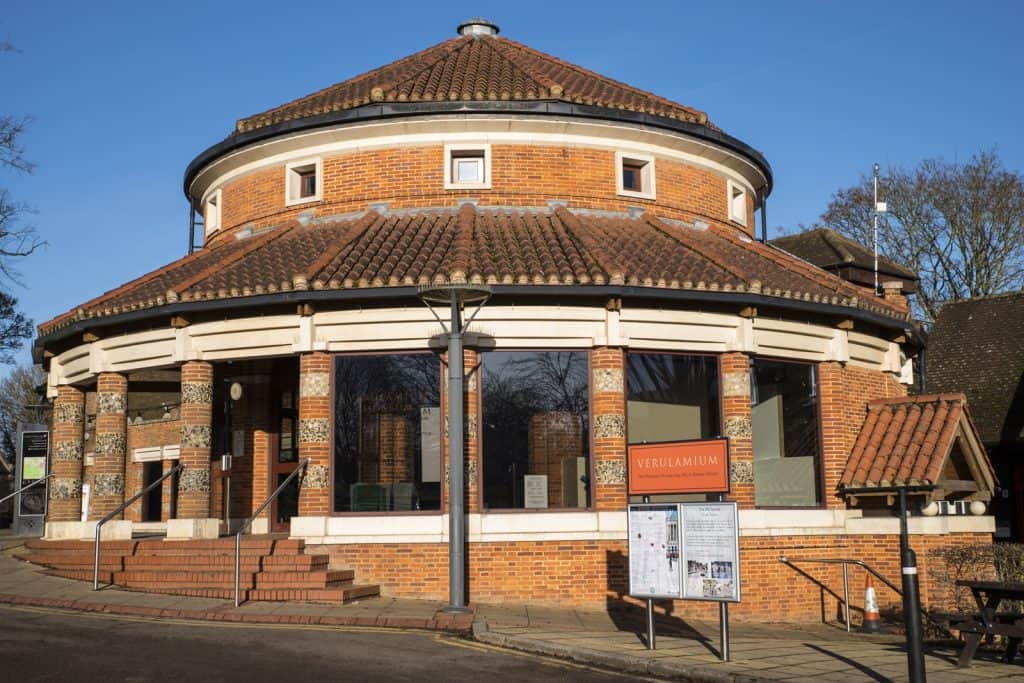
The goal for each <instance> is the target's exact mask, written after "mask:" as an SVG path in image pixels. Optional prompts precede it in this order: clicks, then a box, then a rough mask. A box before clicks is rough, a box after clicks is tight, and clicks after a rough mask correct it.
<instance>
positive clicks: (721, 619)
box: [718, 602, 729, 662]
mask: <svg viewBox="0 0 1024 683" xmlns="http://www.w3.org/2000/svg"><path fill="white" fill-rule="evenodd" d="M718 628H719V631H720V632H721V635H722V644H721V652H722V661H723V662H728V661H729V603H727V602H720V603H718Z"/></svg>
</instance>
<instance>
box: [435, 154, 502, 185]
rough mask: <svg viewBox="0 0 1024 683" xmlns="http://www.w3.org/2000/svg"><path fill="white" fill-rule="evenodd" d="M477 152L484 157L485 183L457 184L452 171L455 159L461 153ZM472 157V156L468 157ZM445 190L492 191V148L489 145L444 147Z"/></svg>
mask: <svg viewBox="0 0 1024 683" xmlns="http://www.w3.org/2000/svg"><path fill="white" fill-rule="evenodd" d="M460 152H461V153H463V154H465V153H467V152H477V153H479V154H480V155H482V156H483V171H484V179H483V182H477V183H460V182H456V180H455V178H454V177H453V174H452V170H453V165H454V159H455V158H456V157H458V156H459V153H460ZM467 156H471V155H467ZM444 189H446V190H489V189H491V146H490V145H488V144H473V143H466V144H461V143H460V144H448V145H445V146H444Z"/></svg>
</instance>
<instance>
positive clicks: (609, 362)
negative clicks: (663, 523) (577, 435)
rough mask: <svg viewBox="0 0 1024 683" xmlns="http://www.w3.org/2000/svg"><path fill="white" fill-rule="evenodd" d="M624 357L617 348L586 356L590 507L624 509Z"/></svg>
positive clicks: (625, 498)
mask: <svg viewBox="0 0 1024 683" xmlns="http://www.w3.org/2000/svg"><path fill="white" fill-rule="evenodd" d="M625 361H626V359H625V354H624V353H623V350H622V349H619V348H597V349H594V350H593V351H592V352H591V354H590V366H591V373H592V377H591V387H592V392H593V399H592V400H593V412H594V426H593V432H594V441H593V443H594V452H593V454H592V457H593V459H594V467H593V471H594V481H593V485H592V486H591V487H590V499H591V506H592V507H594V508H596V509H598V510H624V509H626V502H627V495H626V393H625V392H626V388H625V380H624V374H625Z"/></svg>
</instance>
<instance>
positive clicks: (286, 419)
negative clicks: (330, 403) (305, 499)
mask: <svg viewBox="0 0 1024 683" xmlns="http://www.w3.org/2000/svg"><path fill="white" fill-rule="evenodd" d="M289 369H290V368H289ZM291 374H292V377H297V376H298V372H297V368H296V372H292V373H291ZM274 385H275V387H282V386H283V387H289V388H287V389H284V388H281V389H276V390H275V393H276V397H275V401H274V405H275V406H276V408H275V411H274V412H275V413H276V424H277V448H276V449H274V450H275V452H274V453H272V454H271V457H272V461H271V464H270V490H271V491H274V490H276V489H277V487H278V486H280V485H281V483H282V482H284V480H285V479H287V478H288V475H289V474H291V473H292V472H294V471H295V468H297V467H298V466H299V441H298V422H299V411H298V396H297V395H296V394H297V392H296V391H295V390H294V387H293V386H291V385H290V384H283V385H282V384H281V383H278V382H275V383H274ZM270 514H271V517H270V530H271V531H288V530H289V528H290V523H291V519H292V517H294V516H295V515H297V514H299V479H298V477H296V478H295V479H292V481H291V482H290V483H289V484H288V487H287V488H286V489H285V490H284V491H282V492H281V493H280V494H279V495H278V497H277V498H276V499H275V500H274V502H273V504H272V505H271V508H270Z"/></svg>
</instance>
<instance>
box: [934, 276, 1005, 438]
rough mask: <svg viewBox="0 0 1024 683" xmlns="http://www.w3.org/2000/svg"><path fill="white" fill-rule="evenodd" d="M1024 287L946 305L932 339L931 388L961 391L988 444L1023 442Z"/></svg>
mask: <svg viewBox="0 0 1024 683" xmlns="http://www.w3.org/2000/svg"><path fill="white" fill-rule="evenodd" d="M1022 339H1024V291H1019V292H1010V293H1007V294H999V295H996V296H988V297H980V298H975V299H966V300H964V301H951V302H949V303H946V304H943V306H942V308H941V309H940V310H939V315H938V317H937V318H936V320H935V325H934V326H933V327H932V330H931V333H930V334H929V337H928V354H927V361H926V363H927V365H926V368H927V377H928V386H929V387H931V388H934V389H935V390H936V391H962V392H964V393H965V394H966V395H967V397H968V399H970V401H971V412H972V414H973V415H974V419H975V420H977V422H978V428H979V431H980V432H981V437H982V439H983V440H984V442H985V443H986V444H993V445H994V444H998V443H1004V444H1013V443H1021V442H1024V343H1022V341H1021V340H1022Z"/></svg>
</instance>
